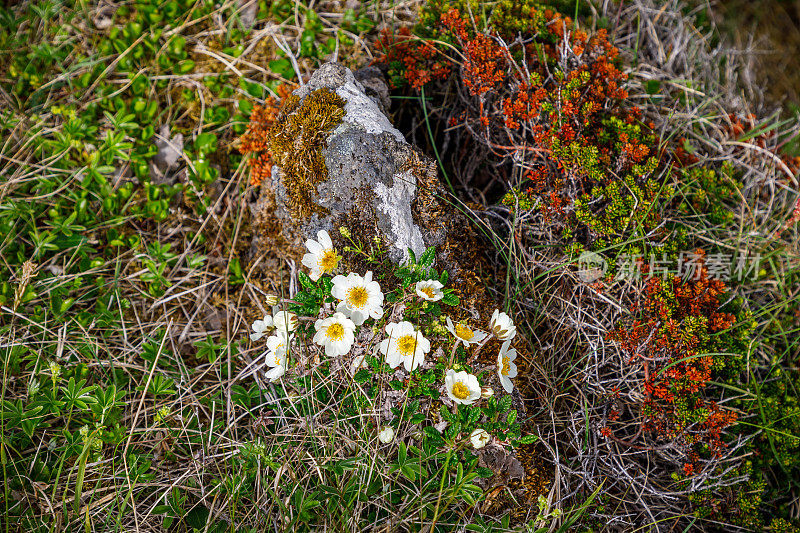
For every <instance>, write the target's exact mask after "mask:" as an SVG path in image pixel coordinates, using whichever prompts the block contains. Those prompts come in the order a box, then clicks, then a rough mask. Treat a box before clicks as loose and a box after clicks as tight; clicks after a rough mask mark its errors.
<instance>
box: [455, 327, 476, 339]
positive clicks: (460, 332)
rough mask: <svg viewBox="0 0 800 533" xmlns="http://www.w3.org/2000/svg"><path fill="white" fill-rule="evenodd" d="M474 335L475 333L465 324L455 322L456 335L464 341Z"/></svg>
mask: <svg viewBox="0 0 800 533" xmlns="http://www.w3.org/2000/svg"><path fill="white" fill-rule="evenodd" d="M474 336H475V333H473V332H472V330H471V329H469V328H468V327H467V326H465V325H463V324H456V337H458V338H459V339H463V340H465V341H469V340H472V337H474Z"/></svg>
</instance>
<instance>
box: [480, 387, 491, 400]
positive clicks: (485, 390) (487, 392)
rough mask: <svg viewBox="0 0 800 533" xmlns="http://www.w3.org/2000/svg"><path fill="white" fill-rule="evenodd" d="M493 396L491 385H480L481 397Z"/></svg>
mask: <svg viewBox="0 0 800 533" xmlns="http://www.w3.org/2000/svg"><path fill="white" fill-rule="evenodd" d="M492 396H494V389H493V388H491V387H481V398H484V399H486V398H491V397H492Z"/></svg>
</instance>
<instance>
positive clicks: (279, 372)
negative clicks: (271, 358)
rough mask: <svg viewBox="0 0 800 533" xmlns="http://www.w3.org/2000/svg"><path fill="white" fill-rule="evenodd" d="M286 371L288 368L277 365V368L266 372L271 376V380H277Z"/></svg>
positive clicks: (267, 375)
mask: <svg viewBox="0 0 800 533" xmlns="http://www.w3.org/2000/svg"><path fill="white" fill-rule="evenodd" d="M285 373H286V369H285V368H284V367H283V366H276V367H275V368H273V369H271V370H270V371H269V372H267V373H266V374H265V376H266V377H268V378H269V380H270V381H275V380H276V379H279V378H280V377H281V376H283V375H284V374H285Z"/></svg>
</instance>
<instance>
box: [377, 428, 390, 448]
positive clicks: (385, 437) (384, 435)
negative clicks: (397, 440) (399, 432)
mask: <svg viewBox="0 0 800 533" xmlns="http://www.w3.org/2000/svg"><path fill="white" fill-rule="evenodd" d="M378 440H379V441H381V442H382V443H384V444H389V443H390V442H392V441H393V440H394V429H392V427H391V426H386V427H385V428H383V429H382V430H381V431H380V433H378Z"/></svg>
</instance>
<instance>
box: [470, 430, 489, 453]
mask: <svg viewBox="0 0 800 533" xmlns="http://www.w3.org/2000/svg"><path fill="white" fill-rule="evenodd" d="M469 439H470V440H471V441H472V447H473V448H475V449H476V450H480V449H481V448H483V447H484V446H486V445H487V444H488V443H489V441H490V440H492V436H491V435H489V432H488V431H486V430H485V429H480V428H479V429H476V430H474V431H473V432H472V433H471V434H470V436H469Z"/></svg>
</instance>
